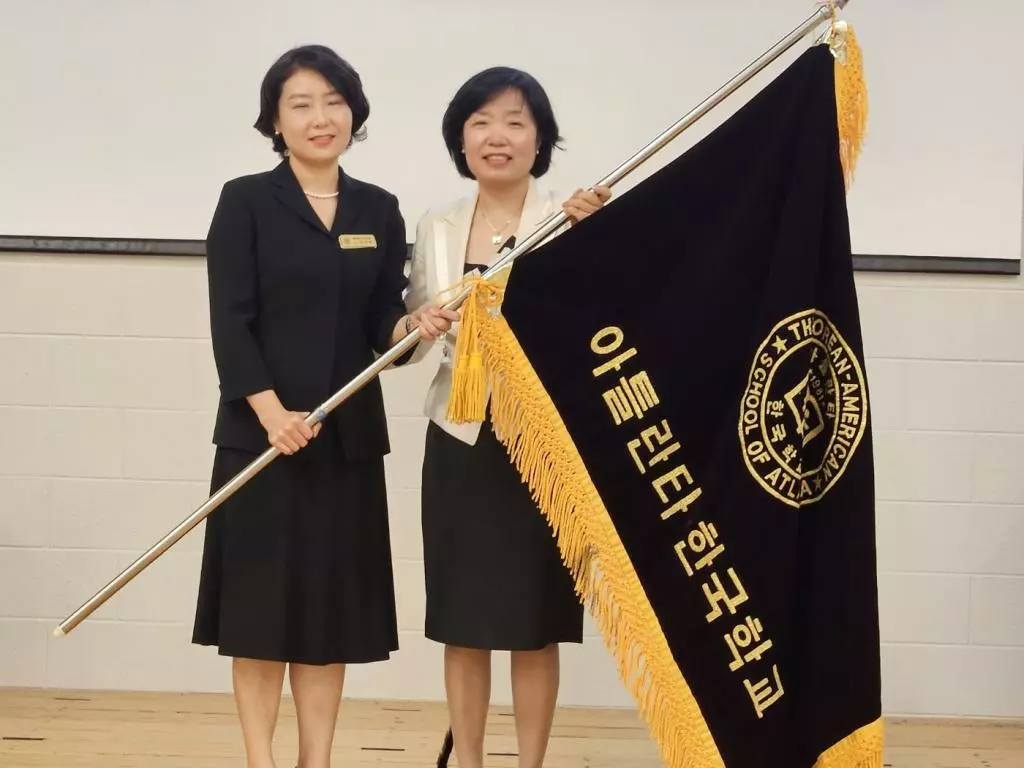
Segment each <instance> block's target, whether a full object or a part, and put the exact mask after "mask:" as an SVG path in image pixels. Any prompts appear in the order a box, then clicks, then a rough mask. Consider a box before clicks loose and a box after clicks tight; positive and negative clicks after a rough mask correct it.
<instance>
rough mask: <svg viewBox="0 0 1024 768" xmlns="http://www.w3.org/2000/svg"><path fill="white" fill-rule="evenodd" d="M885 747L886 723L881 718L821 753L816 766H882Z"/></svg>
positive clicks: (856, 767) (846, 767) (873, 767)
mask: <svg viewBox="0 0 1024 768" xmlns="http://www.w3.org/2000/svg"><path fill="white" fill-rule="evenodd" d="M884 747H885V725H884V723H883V721H882V718H879V719H877V720H875V721H874V722H872V723H868V724H867V725H865V726H864V727H863V728H858V729H857V730H856V731H854V732H853V733H851V734H850V735H849V736H847V737H846V738H845V739H843V740H842V741H840V742H838V743H837V744H835V745H833V746H832V747H830V748H829V749H827V750H826V751H825V752H823V753H822V754H821V755H819V757H818V760H817V762H816V763H815V764H814V768H882V765H883V763H882V752H883V749H884Z"/></svg>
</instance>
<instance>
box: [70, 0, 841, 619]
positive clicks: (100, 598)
mask: <svg viewBox="0 0 1024 768" xmlns="http://www.w3.org/2000/svg"><path fill="white" fill-rule="evenodd" d="M848 2H849V0H833V2H830V3H820V4H819V7H818V8H817V9H816V10H815V11H814V13H813V14H811V15H810V16H809V17H808V18H807V20H806V21H804V22H803V23H802V24H800V25H799V26H798V27H796V28H795V29H794V30H793V31H792V32H790V33H789V34H788V35H786V36H785V37H784V38H782V39H781V40H779V42H777V43H776V44H775V45H773V46H772V47H771V48H769V49H768V50H767V51H765V52H764V53H763V54H761V55H760V56H759V57H758V58H757V59H755V60H754V61H753V62H751V63H750V64H749V65H748V66H747V67H746V68H745V69H743V70H742V71H741V72H740V73H739V74H738V75H736V76H735V77H733V78H732V79H731V80H730V81H729V82H728V83H726V84H725V85H723V86H722V87H721V88H719V89H718V90H717V91H715V92H714V93H713V94H711V95H710V96H708V97H707V98H706V99H705V100H704V101H702V102H701V103H700V104H698V105H697V106H696V107H694V108H693V109H692V110H690V112H688V113H687V114H686V115H684V116H683V117H682V118H680V119H679V120H678V121H677V122H676V123H675V124H673V125H672V126H670V127H669V128H668V129H666V130H665V131H664V132H663V133H662V134H661V135H659V136H658V137H657V138H656V139H654V140H653V141H652V142H651V143H650V144H648V145H647V146H645V147H644V148H643V149H641V150H640V151H639V152H637V153H636V154H635V155H633V156H632V157H631V158H629V159H628V160H627V161H626V162H624V163H622V165H620V166H619V167H618V168H616V169H615V170H614V171H612V172H611V173H610V174H608V175H607V176H605V177H604V178H603V179H601V180H600V181H599V182H597V184H595V185H594V186H606V187H611V186H614V185H615V184H617V183H618V182H620V181H622V179H624V178H626V176H628V175H629V174H630V173H632V172H633V171H635V170H636V169H637V168H639V167H640V166H641V165H642V164H643V163H644V162H646V161H647V160H649V159H650V158H651V157H652V156H653V155H654V154H655V153H657V152H658V151H660V150H661V149H663V148H664V147H665V146H666V145H667V144H669V143H670V142H671V141H672V140H673V139H675V138H676V137H677V136H679V134H681V133H682V132H683V131H685V130H686V129H687V128H689V127H690V126H691V125H693V124H694V123H695V122H697V121H698V120H699V119H700V118H702V117H704V115H706V114H707V113H708V112H710V111H711V110H712V109H714V108H715V107H716V106H718V105H719V104H720V103H721V102H722V101H724V100H725V99H726V98H728V97H729V96H730V95H732V94H733V93H734V92H735V91H736V90H737V89H739V88H740V87H742V86H743V85H744V84H746V83H747V81H749V80H750V79H751V78H753V77H754V76H756V75H757V74H758V73H759V72H761V71H762V70H763V69H764V68H765V67H767V66H768V65H770V64H771V63H772V62H773V61H775V60H776V59H777V58H779V57H780V56H782V55H783V54H784V53H785V52H786V51H788V50H789V49H790V48H792V47H793V46H794V45H796V44H797V43H798V42H800V40H802V39H803V38H804V37H806V36H807V35H808V34H810V33H811V32H813V31H814V30H815V29H816V28H817V27H818V26H819V25H821V24H822V22H824V21H827V20H829V19H831V18H832V17H833V16H834V15H835V12H836V9H837V8H838V9H841V8H844V7H846V5H847V4H848ZM568 220H569V217H568V216H567V215H566V213H565V212H564V211H558V213H556V214H553V215H552V216H550V217H548V218H547V219H546V220H545V221H544V222H543V223H542V224H541V225H540V226H539V227H538V228H537V229H536V230H535V231H534V232H533V233H532V234H531V235H529V236H528V237H527V238H525V239H524V240H523V241H522V242H521V243H517V244H516V246H515V247H514V248H513V249H512V250H510V251H509V252H508V253H506V254H505V255H504V256H503V257H501V258H500V259H498V261H496V262H495V263H494V264H493V265H492V266H491V267H490V268H489V269H488V270H487V271H486V272H485V273H484V275H483V276H484V278H489V277H492V276H493V275H494V274H496V273H497V272H499V271H500V270H502V269H504V268H505V267H506V266H507V265H508V264H510V263H511V262H512V261H513V260H515V259H517V258H518V257H519V256H522V255H523V254H524V253H526V252H527V251H530V250H532V249H533V248H535V247H536V246H537V245H539V244H540V243H542V242H544V241H545V240H546V239H547V238H548V237H550V236H551V235H552V234H553V233H554V232H556V231H558V229H560V228H561V227H562V226H563V225H564V224H566V223H567V222H568ZM470 290H471V289H470V288H465V289H463V291H462V292H461V293H459V294H458V295H457V296H456V297H455V298H454V299H452V300H451V301H449V302H448V303H447V304H445V305H444V306H445V308H446V309H453V310H454V309H458V308H459V307H461V306H462V304H463V302H464V301H465V300H466V299H467V298H468V297H469V295H470ZM419 342H420V332H419V329H418V328H417V329H416V330H415V331H413V332H412V333H410V334H408V335H407V336H405V338H403V339H402V340H401V341H399V342H398V343H397V344H395V345H394V346H393V347H391V349H389V350H388V351H387V352H385V353H384V354H383V355H381V356H380V357H379V358H377V360H376V361H374V363H373V364H372V365H371V366H370V367H368V368H367V369H366V370H364V371H363V372H362V373H360V374H359V375H358V376H357V377H356V378H354V379H352V381H350V382H349V383H348V384H346V385H345V386H344V387H342V388H341V389H339V390H338V391H337V392H335V393H334V394H333V395H332V396H331V397H330V398H329V399H328V400H326V401H324V403H323V404H321V405H320V406H319V407H318V408H317V409H316V410H315V411H313V412H312V413H310V415H309V416H307V417H306V420H305V421H306V424H308V425H309V426H313V425H314V424H318V423H320V422H322V421H323V420H324V419H325V418H327V414H329V413H330V412H331V411H333V410H334V409H335V408H337V407H338V406H339V405H341V404H342V403H343V402H345V401H346V400H348V399H349V398H350V397H352V395H354V394H355V393H356V392H358V391H359V390H361V389H362V388H363V387H365V386H366V385H367V384H368V383H369V382H371V381H372V380H373V379H375V378H376V377H377V376H379V375H380V373H381V372H382V371H384V370H385V369H386V368H388V367H389V366H390V365H391V364H392V363H394V362H395V361H396V360H398V359H399V358H400V357H402V356H403V355H404V354H406V353H407V352H409V351H411V350H412V349H413V348H414V347H415V346H416V345H417V344H419ZM278 455H280V451H278V450H277V448H273V447H271V448H268V449H267V450H266V451H265V452H264V453H263V454H261V455H260V456H259V458H257V459H256V460H255V461H253V462H252V463H251V464H250V465H249V466H247V467H246V468H245V469H243V470H242V471H241V472H239V473H238V474H237V475H235V476H234V477H233V478H231V480H229V481H228V482H227V483H226V484H225V485H224V486H223V487H221V488H220V489H219V490H218V491H217V492H216V493H215V494H213V495H212V496H211V497H210V498H209V499H207V500H206V501H205V502H204V503H203V505H202V506H200V507H199V508H198V509H196V510H195V511H194V512H193V513H192V514H191V515H189V516H188V517H187V518H185V519H184V520H182V521H181V522H180V523H179V524H178V525H177V526H175V527H174V529H173V530H171V531H170V532H169V533H168V534H167V535H166V536H164V537H163V538H162V539H160V541H158V542H157V543H156V544H154V545H153V546H152V547H150V548H149V549H148V550H147V551H146V552H145V553H143V554H142V555H140V556H139V558H138V559H136V560H135V562H133V563H132V564H131V565H129V566H128V567H127V568H125V569H124V570H123V571H122V572H121V573H119V574H118V575H117V576H116V577H115V578H114V579H112V580H111V581H110V582H109V583H108V584H107V585H106V586H105V587H103V588H102V589H101V590H99V591H98V592H97V593H96V594H95V595H93V596H92V597H91V598H89V600H88V601H86V602H85V603H83V604H82V606H81V607H80V608H78V609H77V610H76V611H75V612H74V613H72V614H71V615H70V616H68V617H67V618H66V619H64V621H62V622H61V623H60V624H59V625H58V627H57V628H56V629H55V630H54V632H53V634H54V635H55V636H56V637H61V636H63V635H66V634H68V633H69V632H70V631H71V630H73V629H74V628H75V627H77V626H78V625H79V624H81V623H82V621H84V620H85V619H86V618H87V617H88V616H89V615H90V614H91V613H93V611H95V610H96V609H97V608H99V607H100V606H101V605H103V603H105V602H106V601H107V600H109V599H110V598H111V597H112V596H113V595H114V594H116V593H117V592H118V591H119V590H120V589H121V588H122V587H124V586H125V584H127V583H128V582H129V581H131V580H132V579H134V578H135V577H136V576H138V575H139V573H141V572H142V571H143V570H144V569H145V568H147V567H148V566H149V565H151V564H152V563H153V561H154V560H156V559H157V558H158V557H160V556H161V555H162V554H163V553H164V552H166V551H167V550H168V549H170V548H171V547H172V546H173V545H174V544H175V543H177V542H178V541H179V540H180V539H181V538H182V537H183V536H185V534H187V533H188V532H189V531H191V530H192V529H193V528H195V527H196V526H197V525H199V523H201V522H202V521H203V520H205V519H206V518H207V517H208V516H209V514H210V513H211V512H213V511H214V510H215V509H217V507H219V506H220V505H221V504H223V503H224V502H225V501H226V500H227V499H228V498H230V497H231V496H232V495H233V494H234V493H235V491H237V490H238V489H239V488H241V487H242V486H243V485H245V484H246V483H247V482H248V481H249V480H251V479H252V478H253V476H255V475H256V474H257V473H258V472H260V470H262V469H263V468H264V467H266V466H267V465H268V464H270V462H272V461H273V460H274V459H276V458H277V457H278Z"/></svg>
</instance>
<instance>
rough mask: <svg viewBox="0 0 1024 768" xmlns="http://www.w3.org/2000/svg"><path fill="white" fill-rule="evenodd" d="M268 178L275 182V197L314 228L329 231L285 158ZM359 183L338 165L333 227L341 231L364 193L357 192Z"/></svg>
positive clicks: (358, 205)
mask: <svg viewBox="0 0 1024 768" xmlns="http://www.w3.org/2000/svg"><path fill="white" fill-rule="evenodd" d="M270 180H271V182H272V183H273V185H274V197H276V198H277V200H278V201H279V202H280V203H281V204H282V205H284V206H285V207H286V208H288V209H289V210H290V211H292V212H293V213H295V214H296V215H298V216H299V217H300V218H302V219H303V220H304V221H306V222H307V223H308V224H309V225H310V226H312V227H315V228H316V229H318V230H320V231H321V232H323V233H325V234H330V232H329V231H328V229H327V227H325V226H324V223H323V222H322V221H320V217H319V216H317V215H316V211H314V210H313V206H312V205H311V204H310V202H309V198H308V197H306V193H305V192H303V191H302V186H301V185H300V184H299V180H298V179H297V178H296V177H295V172H294V171H292V167H291V164H290V163H289V162H288V160H282V161H281V162H280V163H279V164H278V165H277V167H276V168H274V170H272V171H271V172H270ZM359 187H360V185H359V182H357V181H356V180H355V179H353V178H352V177H351V176H349V175H348V174H346V173H345V171H343V170H342V169H341V167H340V166H339V167H338V211H337V213H336V214H335V220H334V226H333V227H332V228H331V229H333V230H338V231H342V229H341V228H342V227H344V226H345V224H346V222H349V221H352V220H353V217H354V216H355V215H356V213H357V212H358V210H359V208H360V206H361V205H362V202H363V195H361V194H359V193H360V191H361V190H360V188H359Z"/></svg>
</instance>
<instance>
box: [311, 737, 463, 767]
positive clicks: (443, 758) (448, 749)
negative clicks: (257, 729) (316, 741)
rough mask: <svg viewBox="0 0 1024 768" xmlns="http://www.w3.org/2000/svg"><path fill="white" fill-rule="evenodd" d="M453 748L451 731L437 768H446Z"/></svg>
mask: <svg viewBox="0 0 1024 768" xmlns="http://www.w3.org/2000/svg"><path fill="white" fill-rule="evenodd" d="M454 746H455V739H454V737H453V736H452V729H451V728H449V729H448V732H447V733H446V734H445V735H444V744H442V745H441V753H440V754H439V755H438V756H437V768H448V758H449V757H451V756H452V747H454ZM296 768H297V767H296Z"/></svg>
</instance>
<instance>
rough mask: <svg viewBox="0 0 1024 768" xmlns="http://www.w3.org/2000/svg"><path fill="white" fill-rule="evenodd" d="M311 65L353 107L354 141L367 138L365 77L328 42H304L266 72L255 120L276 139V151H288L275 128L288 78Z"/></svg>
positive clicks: (263, 131) (266, 132)
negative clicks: (327, 43)
mask: <svg viewBox="0 0 1024 768" xmlns="http://www.w3.org/2000/svg"><path fill="white" fill-rule="evenodd" d="M300 69H311V70H313V71H315V72H319V73H320V74H321V75H322V76H323V78H324V79H325V80H326V81H327V82H329V83H330V84H331V85H332V86H334V88H335V89H336V90H337V91H338V93H340V94H341V95H342V97H343V98H344V99H345V102H346V103H347V104H348V107H349V109H351V110H352V138H351V139H350V140H349V146H351V145H352V141H362V140H363V139H365V138H366V120H367V118H368V117H369V116H370V102H369V101H368V100H367V98H366V94H365V93H364V92H363V81H362V80H361V79H360V77H359V73H358V72H356V71H355V69H353V67H352V65H351V64H349V63H348V62H347V61H345V60H344V59H343V58H341V56H339V55H338V54H336V53H335V52H334V51H333V50H331V49H330V48H328V47H327V46H325V45H303V46H300V47H298V48H292V49H291V50H290V51H286V52H285V53H284V54H282V55H281V57H280V58H279V59H278V60H277V61H275V62H274V64H273V65H272V66H271V67H270V69H268V70H267V74H266V75H264V76H263V84H262V85H261V86H260V114H259V117H257V118H256V122H255V123H254V124H253V128H255V129H256V130H257V131H259V132H260V133H261V134H263V135H264V136H266V137H267V138H268V139H270V140H271V141H272V142H273V146H274V151H275V152H277V153H278V154H279V155H281V156H284V155H285V153H286V152H287V151H288V147H287V146H285V143H284V139H283V138H282V137H281V136H279V135H277V134H276V133H275V132H274V120H276V119H277V109H278V102H279V101H280V100H281V90H282V89H283V88H284V83H285V81H286V80H287V79H288V78H289V77H291V76H292V75H293V74H295V72H296V71H297V70H300Z"/></svg>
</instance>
